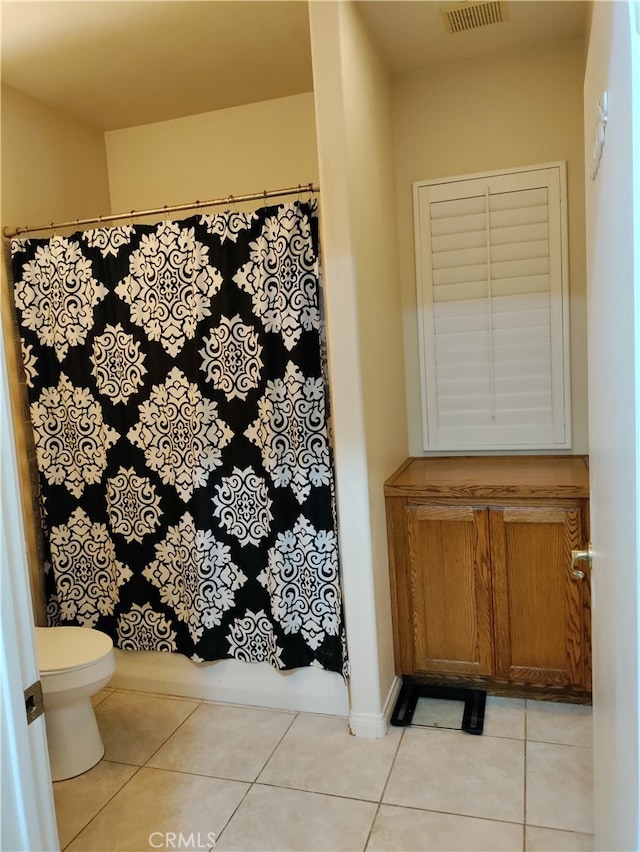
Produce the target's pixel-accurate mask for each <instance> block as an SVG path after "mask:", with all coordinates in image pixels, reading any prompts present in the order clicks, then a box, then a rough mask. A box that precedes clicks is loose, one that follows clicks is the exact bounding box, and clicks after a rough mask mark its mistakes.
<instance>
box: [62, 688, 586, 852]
mask: <svg viewBox="0 0 640 852" xmlns="http://www.w3.org/2000/svg"><path fill="white" fill-rule="evenodd" d="M95 704H96V715H97V718H98V724H99V725H100V729H101V731H102V734H103V739H104V743H105V749H106V751H105V757H104V759H103V760H102V761H101V762H100V763H99V764H98V765H97V766H95V767H94V768H93V769H92V770H90V771H89V772H87V773H85V774H84V775H81V776H79V777H78V778H72V779H70V780H68V781H60V782H58V783H56V784H54V795H55V802H56V810H57V817H58V829H59V834H60V846H61V849H66V850H83V852H84V850H101V851H102V852H115V850H121V849H123V850H124V849H128V850H136V852H142V851H143V850H144V852H147V850H153V849H163V850H166V849H174V850H175V849H180V850H184V852H200V850H211V849H213V848H214V847H215V850H216V852H219V850H269V852H271V851H273V852H285V850H294V852H306V850H323V852H338V850H365V849H366V850H371V851H373V850H393V852H409V850H437V852H448V850H467V852H482V850H487V852H500V850H506V852H517V851H518V850H519V851H520V852H523V850H526V852H563V850H575V852H582V850H592V849H593V836H592V832H593V825H592V803H591V797H592V785H591V754H592V750H591V708H590V707H584V706H578V705H569V704H552V703H547V702H537V701H520V700H517V699H508V698H494V697H491V696H489V697H488V699H487V709H486V716H485V728H484V733H483V735H482V736H473V735H469V734H465V733H462V732H461V731H451V730H444V729H434V728H416V727H410V728H405V729H401V728H391V729H390V732H389V735H388V736H387V737H385V738H384V739H381V740H368V739H362V738H357V737H352V736H350V735H349V733H348V731H347V723H346V720H345V719H341V718H335V717H329V716H314V715H310V714H305V713H289V712H280V711H273V710H258V709H250V708H241V707H230V706H227V705H220V704H213V703H208V702H203V701H197V700H190V699H184V698H173V697H168V696H159V695H149V694H143V693H138V692H130V691H125V690H110V689H107V690H104V691H103V692H101V693H99V694H98V695H97V696H96V699H95Z"/></svg>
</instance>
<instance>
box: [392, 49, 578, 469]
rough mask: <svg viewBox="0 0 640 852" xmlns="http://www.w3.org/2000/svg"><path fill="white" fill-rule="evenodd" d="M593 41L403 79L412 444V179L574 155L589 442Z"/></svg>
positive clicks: (412, 439)
mask: <svg viewBox="0 0 640 852" xmlns="http://www.w3.org/2000/svg"><path fill="white" fill-rule="evenodd" d="M583 72H584V45H583V42H582V41H581V40H575V41H568V42H562V43H559V44H556V45H553V46H550V47H549V48H548V49H547V50H537V51H528V52H522V51H520V52H518V53H517V54H509V53H508V54H501V55H497V56H494V57H490V58H486V59H482V60H473V61H468V62H463V63H458V64H451V65H446V66H443V67H441V68H437V69H433V70H431V71H428V72H422V73H418V74H413V75H409V76H407V77H404V78H400V79H398V80H396V81H395V83H394V89H393V116H394V120H393V126H394V139H395V157H396V178H397V204H398V229H399V235H400V264H401V275H402V292H403V303H404V311H405V341H406V343H405V358H406V364H407V401H408V418H409V444H410V451H411V454H412V455H422V454H423V451H422V434H421V419H420V417H421V415H420V376H419V352H418V330H417V306H416V283H415V267H414V263H415V260H414V243H413V211H412V204H413V197H412V183H413V181H417V180H431V179H433V178H439V177H452V176H456V175H464V174H473V173H475V172H483V171H491V170H498V169H502V168H507V169H508V168H514V167H518V166H527V165H534V164H537V163H548V162H555V161H558V160H565V161H566V162H567V174H568V216H569V294H570V322H571V328H570V334H571V383H572V410H573V418H572V419H573V449H572V451H573V452H574V453H586V452H588V435H587V366H586V365H587V352H586V285H585V259H584V258H585V238H584V183H583V173H584V153H583V143H582V138H583V136H582V134H583V128H582V80H583Z"/></svg>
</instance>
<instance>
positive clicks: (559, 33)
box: [1, 0, 589, 130]
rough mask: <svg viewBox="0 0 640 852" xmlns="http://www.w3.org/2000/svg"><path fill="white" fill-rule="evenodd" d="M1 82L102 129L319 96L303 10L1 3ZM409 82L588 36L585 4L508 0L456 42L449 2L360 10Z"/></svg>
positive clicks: (411, 0)
mask: <svg viewBox="0 0 640 852" xmlns="http://www.w3.org/2000/svg"><path fill="white" fill-rule="evenodd" d="M1 5H2V42H1V51H2V80H3V82H5V83H7V84H9V85H10V86H13V87H14V88H16V89H19V90H21V91H23V92H25V93H26V94H29V95H31V96H33V97H35V98H37V99H38V100H41V101H44V102H45V103H48V104H50V105H52V106H54V107H55V108H57V109H61V110H64V111H65V112H67V113H69V114H71V115H73V116H75V117H76V118H77V119H78V120H79V121H82V122H84V123H87V124H90V125H93V126H95V127H97V128H101V129H103V130H112V129H116V128H121V127H130V126H134V125H141V124H149V123H152V122H155V121H163V120H167V119H171V118H180V117H182V116H186V115H195V114H198V113H201V112H208V111H210V110H216V109H224V108H226V107H231V106H238V105H241V104H246V103H250V102H254V101H262V100H269V99H271V98H279V97H286V96H288V95H295V94H300V93H302V92H309V91H311V90H312V89H313V76H312V67H311V46H310V37H309V20H308V7H307V3H306V2H305V0H90V2H87V1H86V0H3V2H2V4H1ZM357 5H358V7H359V9H360V11H361V12H362V14H363V17H364V19H365V22H366V25H367V27H368V28H369V30H370V33H371V36H372V38H373V40H374V43H375V44H376V45H377V48H378V50H379V52H380V54H381V56H382V58H383V60H384V61H385V63H386V65H387V67H388V68H389V71H390V73H392V74H393V75H400V74H405V73H409V72H412V71H416V70H418V69H422V68H426V67H429V66H433V65H439V64H442V63H449V62H461V61H465V60H467V59H473V58H476V57H479V56H482V55H487V54H490V53H495V52H499V51H506V50H518V49H528V48H531V47H535V46H537V45H544V44H546V43H548V42H550V41H556V40H560V39H567V38H575V37H580V36H582V35H583V34H584V31H585V27H586V21H587V9H588V6H589V4H588V3H587V2H582V0H532V1H531V2H529V0H507V2H506V3H505V4H504V5H505V7H506V10H507V20H506V21H504V22H502V23H499V24H493V25H491V26H487V27H483V28H481V29H477V30H473V31H470V32H462V33H457V34H455V35H449V34H448V33H447V31H446V28H445V26H444V23H443V19H442V18H443V16H442V8H443V7H444V8H448V7H449V6H451V5H452V3H449V2H446V0H444V1H443V2H440V0H407V1H406V2H405V0H357Z"/></svg>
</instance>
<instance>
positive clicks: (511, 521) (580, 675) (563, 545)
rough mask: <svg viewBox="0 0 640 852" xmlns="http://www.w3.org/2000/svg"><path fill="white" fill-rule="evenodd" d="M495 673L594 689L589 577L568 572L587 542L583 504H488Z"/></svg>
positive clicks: (525, 680)
mask: <svg viewBox="0 0 640 852" xmlns="http://www.w3.org/2000/svg"><path fill="white" fill-rule="evenodd" d="M489 519H490V533H491V556H492V564H493V591H494V614H495V636H496V677H498V678H504V679H506V680H509V681H511V682H516V683H530V684H549V685H557V686H562V685H567V686H574V687H575V686H578V687H581V688H584V689H585V690H587V691H588V690H590V683H589V681H590V672H589V671H588V663H587V656H588V654H587V649H586V642H587V640H586V636H587V630H586V629H585V627H586V625H585V623H584V620H585V613H586V612H588V608H587V607H586V606H585V601H584V599H583V597H584V595H585V593H586V592H585V584H584V582H581V581H576V580H575V579H574V578H573V577H572V576H571V574H570V570H569V569H570V564H571V550H572V549H578V548H583V547H584V546H585V544H586V539H585V524H584V513H583V511H582V508H581V507H576V506H572V507H555V506H553V507H544V506H541V507H515V506H514V507H508V508H503V509H491V510H490V511H489Z"/></svg>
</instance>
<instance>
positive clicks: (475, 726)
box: [391, 681, 487, 734]
mask: <svg viewBox="0 0 640 852" xmlns="http://www.w3.org/2000/svg"><path fill="white" fill-rule="evenodd" d="M429 698H434V699H439V700H441V701H442V700H450V701H458V702H463V703H464V709H463V711H462V720H461V721H460V722H459V724H456V725H452V724H440V725H439V724H432V725H430V724H429V723H428V722H424V721H423V722H420V727H455V729H457V730H461V731H465V732H466V733H468V734H481V733H482V730H483V728H484V709H485V704H486V699H487V693H486V692H483V691H482V690H480V689H461V688H458V687H452V686H426V685H424V684H420V683H415V682H412V681H404V682H403V684H402V688H401V690H400V695H399V696H398V700H397V701H396V706H395V707H394V709H393V715H392V716H391V724H392V725H394V726H395V727H406V726H407V725H411V724H412V721H413V718H414V714H415V713H416V708H417V707H418V702H419V701H420V699H429Z"/></svg>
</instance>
